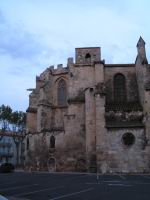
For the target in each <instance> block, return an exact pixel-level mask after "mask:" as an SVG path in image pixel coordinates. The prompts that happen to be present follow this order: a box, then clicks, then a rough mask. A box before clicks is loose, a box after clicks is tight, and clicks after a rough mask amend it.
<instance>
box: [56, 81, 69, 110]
mask: <svg viewBox="0 0 150 200" xmlns="http://www.w3.org/2000/svg"><path fill="white" fill-rule="evenodd" d="M57 93H58V94H57V99H58V105H59V106H66V105H67V85H66V81H65V80H64V79H61V80H60V81H59V82H58V91H57Z"/></svg>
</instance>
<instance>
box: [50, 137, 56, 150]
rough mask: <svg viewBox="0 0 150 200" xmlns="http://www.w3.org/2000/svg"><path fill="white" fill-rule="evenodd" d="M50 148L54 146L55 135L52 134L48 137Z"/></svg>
mask: <svg viewBox="0 0 150 200" xmlns="http://www.w3.org/2000/svg"><path fill="white" fill-rule="evenodd" d="M50 148H55V137H54V136H53V135H52V136H51V137H50Z"/></svg>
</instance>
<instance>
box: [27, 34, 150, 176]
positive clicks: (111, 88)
mask: <svg viewBox="0 0 150 200" xmlns="http://www.w3.org/2000/svg"><path fill="white" fill-rule="evenodd" d="M38 138H41V139H42V141H43V142H45V145H47V146H48V157H47V164H48V166H49V168H50V169H51V170H56V171H93V172H94V171H97V172H99V173H115V172H116V173H117V172H124V173H144V172H150V65H149V64H148V61H147V58H146V51H145V42H144V40H143V39H142V38H141V37H140V39H139V41H138V43H137V58H136V60H135V63H133V64H106V63H105V61H104V60H102V59H101V48H99V47H90V48H76V49H75V62H74V61H73V58H68V62H67V67H63V66H62V65H58V66H57V69H55V68H54V66H51V67H49V68H47V69H46V70H45V71H44V72H43V73H41V74H40V76H37V77H36V88H35V89H33V90H32V92H31V94H30V96H29V107H28V109H27V137H26V143H27V144H26V146H27V151H26V156H27V157H26V160H28V152H29V151H32V150H34V149H35V143H36V141H37V140H38ZM36 148H37V147H36ZM39 148H40V145H39ZM36 159H37V160H38V155H37V158H36Z"/></svg>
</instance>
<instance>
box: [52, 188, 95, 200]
mask: <svg viewBox="0 0 150 200" xmlns="http://www.w3.org/2000/svg"><path fill="white" fill-rule="evenodd" d="M93 189H94V188H88V189H86V190H81V191H79V192H74V193H70V194H66V195H62V196H58V197H54V198H52V199H49V200H56V199H62V198H65V197H71V196H74V195H78V194H81V193H85V192H89V191H91V190H93Z"/></svg>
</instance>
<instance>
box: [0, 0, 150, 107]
mask: <svg viewBox="0 0 150 200" xmlns="http://www.w3.org/2000/svg"><path fill="white" fill-rule="evenodd" d="M149 8H150V1H149V0H126V1H120V0H21V1H20V0H0V91H1V92H0V105H1V104H5V105H10V106H11V107H12V108H13V109H14V110H18V109H19V110H23V111H25V110H26V108H27V106H28V94H29V92H27V91H26V89H27V88H33V87H35V76H36V75H39V74H40V73H41V72H42V70H44V69H45V68H47V67H48V66H50V65H53V64H54V65H56V64H60V63H63V64H64V65H65V64H66V59H67V58H68V57H74V48H75V47H85V46H100V47H101V48H102V58H103V59H105V60H106V63H134V61H135V57H136V44H137V41H138V39H139V37H140V36H142V37H143V39H144V40H145V41H146V49H147V57H148V60H149V58H150V27H149V26H150V22H149V19H150V12H149Z"/></svg>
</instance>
